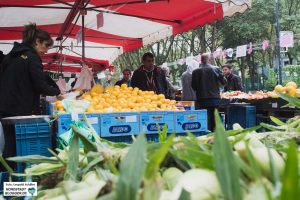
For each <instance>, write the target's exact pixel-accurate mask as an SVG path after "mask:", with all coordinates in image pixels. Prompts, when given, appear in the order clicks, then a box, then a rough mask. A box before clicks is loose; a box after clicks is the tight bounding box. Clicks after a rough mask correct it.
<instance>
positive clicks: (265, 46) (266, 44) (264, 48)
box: [262, 40, 269, 50]
mask: <svg viewBox="0 0 300 200" xmlns="http://www.w3.org/2000/svg"><path fill="white" fill-rule="evenodd" d="M268 47H269V40H264V41H263V42H262V49H263V50H266V49H267V48H268Z"/></svg>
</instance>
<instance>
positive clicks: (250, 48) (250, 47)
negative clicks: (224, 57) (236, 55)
mask: <svg viewBox="0 0 300 200" xmlns="http://www.w3.org/2000/svg"><path fill="white" fill-rule="evenodd" d="M247 52H248V54H251V53H252V52H253V48H252V42H250V43H249V48H248V50H247Z"/></svg>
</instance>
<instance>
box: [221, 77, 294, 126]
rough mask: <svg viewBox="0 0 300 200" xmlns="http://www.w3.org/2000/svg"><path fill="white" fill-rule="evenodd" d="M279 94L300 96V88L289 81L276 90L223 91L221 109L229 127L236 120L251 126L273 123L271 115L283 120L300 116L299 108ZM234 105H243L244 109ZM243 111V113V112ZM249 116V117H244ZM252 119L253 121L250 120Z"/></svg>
mask: <svg viewBox="0 0 300 200" xmlns="http://www.w3.org/2000/svg"><path fill="white" fill-rule="evenodd" d="M278 94H287V95H288V96H291V97H297V98H299V97H300V90H299V89H297V84H296V83H294V82H289V83H287V84H286V86H284V87H283V86H280V85H279V86H276V87H275V88H274V91H270V92H263V91H256V92H249V93H244V92H241V91H233V92H226V93H222V95H221V96H222V106H221V108H220V110H221V111H222V112H224V113H226V118H227V128H228V129H231V128H232V125H233V124H234V123H236V122H238V123H240V124H241V125H244V126H243V127H251V126H254V125H256V124H257V125H259V124H260V123H261V122H265V123H272V122H271V121H270V116H274V117H277V118H279V119H281V120H282V121H287V120H288V119H290V118H292V117H295V116H298V115H299V113H300V110H299V108H297V107H295V106H294V105H287V104H288V102H287V101H286V100H284V99H282V98H279V96H278ZM234 107H243V109H242V110H243V111H241V110H238V108H234ZM242 112H243V114H242ZM243 116H247V117H248V118H247V119H246V118H243ZM249 121H251V123H250V122H249Z"/></svg>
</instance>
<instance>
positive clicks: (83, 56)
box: [81, 10, 85, 61]
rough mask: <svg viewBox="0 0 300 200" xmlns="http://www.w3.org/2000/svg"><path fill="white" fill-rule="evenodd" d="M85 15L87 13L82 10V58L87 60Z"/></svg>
mask: <svg viewBox="0 0 300 200" xmlns="http://www.w3.org/2000/svg"><path fill="white" fill-rule="evenodd" d="M84 15H85V10H84V11H82V13H81V20H82V25H81V35H82V39H81V41H82V60H83V61H84V60H85V41H84Z"/></svg>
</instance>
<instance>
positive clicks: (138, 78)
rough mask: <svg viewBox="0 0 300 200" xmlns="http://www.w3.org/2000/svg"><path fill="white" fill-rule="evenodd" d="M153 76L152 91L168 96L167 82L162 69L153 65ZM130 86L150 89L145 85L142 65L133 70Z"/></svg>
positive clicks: (145, 80) (145, 79)
mask: <svg viewBox="0 0 300 200" xmlns="http://www.w3.org/2000/svg"><path fill="white" fill-rule="evenodd" d="M153 78H154V83H155V91H154V92H155V93H156V94H164V95H165V96H166V97H168V84H167V79H166V76H165V73H164V71H163V70H162V69H161V68H159V67H156V66H155V67H154V70H153ZM131 87H138V88H139V89H140V90H143V91H148V90H151V89H150V88H148V86H147V76H146V72H145V70H144V68H143V66H141V67H140V68H139V69H137V70H135V71H134V73H133V75H132V78H131Z"/></svg>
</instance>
